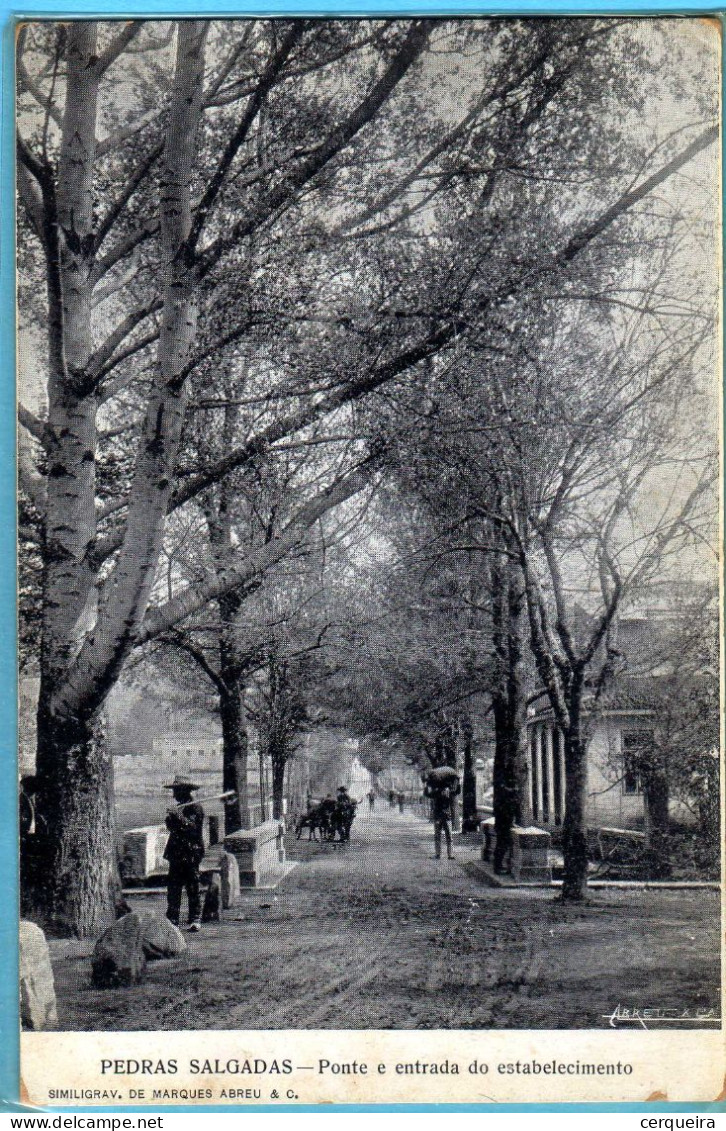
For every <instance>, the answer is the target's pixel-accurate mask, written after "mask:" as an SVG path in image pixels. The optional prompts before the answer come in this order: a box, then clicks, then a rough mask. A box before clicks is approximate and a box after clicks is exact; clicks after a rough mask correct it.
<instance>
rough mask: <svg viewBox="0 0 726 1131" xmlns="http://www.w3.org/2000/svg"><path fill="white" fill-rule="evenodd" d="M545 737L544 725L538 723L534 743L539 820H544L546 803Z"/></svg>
mask: <svg viewBox="0 0 726 1131" xmlns="http://www.w3.org/2000/svg"><path fill="white" fill-rule="evenodd" d="M543 736H544V723H537V729H536V730H535V742H534V756H535V758H536V759H537V813H538V814H539V816H538V818H537V820H538V821H543V820H544V802H543V798H542V770H543V768H544V758H543V757H542V741H543Z"/></svg>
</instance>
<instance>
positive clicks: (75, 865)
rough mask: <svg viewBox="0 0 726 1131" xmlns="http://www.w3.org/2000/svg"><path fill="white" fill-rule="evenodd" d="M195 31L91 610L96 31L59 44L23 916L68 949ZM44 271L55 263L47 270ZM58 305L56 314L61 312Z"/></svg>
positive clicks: (145, 580) (137, 515) (133, 553)
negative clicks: (137, 401) (128, 443)
mask: <svg viewBox="0 0 726 1131" xmlns="http://www.w3.org/2000/svg"><path fill="white" fill-rule="evenodd" d="M205 33H206V28H205V25H203V24H199V23H197V22H194V21H189V22H187V21H182V22H181V24H180V29H179V47H178V53H177V72H176V80H175V88H174V94H173V98H172V107H171V112H170V115H169V124H168V136H167V143H166V151H165V156H166V162H165V173H164V181H163V188H162V201H161V231H162V244H163V251H164V262H165V264H166V267H165V278H164V316H163V317H162V319H161V329H160V338H159V355H158V365H157V372H156V381H155V385H156V391H155V393H154V395H153V396H152V398H151V402H150V407H149V410H148V412H147V416H146V420H145V423H144V427H143V435H142V439H141V442H140V446H139V450H138V456H137V463H136V469H135V475H134V482H133V486H132V490H131V493H130V501H129V508H128V519H127V526H126V535H125V539H124V544H123V546H122V548H121V551H120V554H119V557H118V559H117V561H116V564H115V566H114V568H113V570H112V573H111V576H110V577H109V578H108V579H107V580H106V584H105V587H104V595H103V598H102V600H101V602H100V606H99V608H98V610H96V607H95V598H96V589H95V587H94V586H93V584H92V582H93V580H94V576H93V573H92V571H91V567H90V566H89V557H90V556H91V555H92V551H93V546H94V538H95V532H96V519H95V498H94V494H95V491H94V484H95V455H96V452H95V446H96V420H95V409H96V401H95V397H94V396H93V393H92V390H91V391H89V389H88V380H87V379H88V378H89V372H88V365H89V361H90V359H91V357H92V352H93V336H92V328H91V305H92V302H91V300H92V284H91V282H90V275H91V269H92V262H93V260H92V255H93V253H92V246H93V166H94V159H95V146H96V141H95V132H96V104H97V93H98V82H99V79H100V71H99V56H98V52H97V50H96V27H95V24H93V23H92V22H85V21H78V22H77V23H72V24H71V25H70V28H69V32H68V51H67V70H68V79H67V87H66V98H65V110H64V120H63V129H62V140H61V155H60V161H59V169H58V193H57V231H56V241H57V248H58V255H59V259H60V279H59V280H58V285H57V286H55V285H53V280H54V278H55V273H56V271H57V264H56V263H53V262H51V263H49V272H48V274H49V299H50V317H49V358H50V378H49V397H48V400H49V423H50V426H51V433H52V435H53V440H52V448H51V453H50V460H49V474H48V519H47V523H46V529H47V554H46V563H45V579H44V596H43V618H44V621H43V642H42V650H41V669H42V672H41V684H42V691H41V702H40V707H39V712H38V778H39V782H38V788H39V796H38V814H39V817H40V819H41V821H42V823H43V828H44V832H43V836H44V838H45V844H44V846H43V849H42V854H41V855H42V860H43V868H42V871H43V872H44V873H46V874H45V875H43V876H42V877H41V879H40V884H39V888H43V889H44V890H42V891H41V890H39V892H38V896H37V898H36V903H37V905H38V907H39V911H40V914H41V915H42V917H43V920H44V922H46V923H47V925H48V926H49V927H50V928H51V929H53V930H56V931H62V932H63V933H66V934H71V935H87V934H93V933H95V932H96V931H97V930H98V929H99V926H101V925H103V923H104V922H106V921H107V918H108V913H109V908H110V907H111V905H112V890H113V887H114V880H115V861H114V846H113V838H112V819H111V813H112V804H113V797H112V778H111V766H110V762H109V759H108V755H107V753H106V751H105V748H104V745H103V742H102V740H101V739H100V737H99V736H98V734H97V733H96V726H97V718H98V713H99V711H100V709H101V707H102V704H103V702H104V700H105V697H106V695H107V694H108V692H109V690H110V688H111V687H112V686H113V683H114V681H115V680H116V678H117V677H118V674H119V672H120V670H121V667H122V665H123V662H124V659H125V657H126V656H127V655H128V652H129V651H130V649H131V647H132V646H133V642H134V634H135V632H136V630H137V628H138V626H139V624H140V623H141V620H142V618H143V616H144V614H145V612H146V608H147V604H148V597H149V593H150V590H151V586H152V584H153V580H154V576H155V572H156V567H157V563H158V556H159V550H160V546H161V542H162V538H163V530H164V518H165V515H166V511H167V506H168V500H169V495H170V492H171V484H172V481H173V473H174V468H175V464H176V458H177V451H178V443H179V437H180V434H181V426H182V419H183V395H182V392H181V389H180V387H179V382H178V381H177V377H178V375H179V374H180V373H181V372H182V370H183V367H184V364H185V362H186V360H187V358H188V353H189V349H190V347H191V343H192V341H193V338H194V333H195V324H196V301H195V294H194V279H193V274H192V271H191V270H190V268H189V265H188V264H187V263H186V262H185V260H184V257H183V256H182V255H181V254H180V251H181V248H182V247H183V244H184V241H185V239H186V238H187V236H188V233H189V225H190V182H191V170H192V167H193V163H194V153H195V146H194V141H195V137H196V130H197V126H198V122H199V117H200V114H201V89H202V81H203V74H204V52H203V46H204V38H205ZM51 258H52V256H51ZM59 304H62V315H61V316H59V311H58V306H59Z"/></svg>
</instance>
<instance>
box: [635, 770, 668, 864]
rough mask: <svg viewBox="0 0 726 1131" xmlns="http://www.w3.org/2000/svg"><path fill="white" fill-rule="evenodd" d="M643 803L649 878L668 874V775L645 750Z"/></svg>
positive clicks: (642, 771)
mask: <svg viewBox="0 0 726 1131" xmlns="http://www.w3.org/2000/svg"><path fill="white" fill-rule="evenodd" d="M641 773H642V777H643V799H644V803H645V847H646V852H647V856H648V863H649V872H650V876H651V878H652V879H664V878H665V877H666V876H668V875H670V871H671V865H670V853H669V839H670V818H669V815H668V792H669V791H668V775H667V773H666V771H665V769H664V767H663V766H661V765H660V763H659V762H658V759H657V757H654V756H649V754H648V752H646V753H645V754H644V756H643V757H642V759H641Z"/></svg>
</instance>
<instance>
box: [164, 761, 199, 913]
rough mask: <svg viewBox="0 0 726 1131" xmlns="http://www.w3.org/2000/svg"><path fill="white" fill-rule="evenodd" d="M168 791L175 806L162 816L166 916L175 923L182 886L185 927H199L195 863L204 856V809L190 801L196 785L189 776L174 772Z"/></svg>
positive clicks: (179, 906)
mask: <svg viewBox="0 0 726 1131" xmlns="http://www.w3.org/2000/svg"><path fill="white" fill-rule="evenodd" d="M164 789H170V790H172V793H173V797H174V801H175V802H176V805H175V806H174V807H173V808H171V809H169V811H168V812H167V815H166V827H167V828H168V830H169V840H168V841H167V844H166V848H165V849H164V859H165V860H168V861H169V880H168V885H167V906H166V917H167V919H168V920H169V921H170V922H171V923H174V925H175V926H177V927H178V926H179V913H180V911H181V899H182V892H183V891H184V889H186V893H187V900H188V903H189V930H190V931H199V930H200V929H201V925H202V923H201V918H202V903H201V895H200V892H199V865H200V864H201V862H202V858H203V856H204V839H203V836H202V828H203V825H204V810H203V809H202V807H201V805H198V804H197V803H196V802H195V801H193V800H192V794H193V793H194V790H196V789H199V786H198V785H196V784H195V783H194V782H192V781H190V780H189V778H186V777H184V776H183V775H180V774H177V776H176V777H175V778H174V781H173V782H170V783H169V784H168V785H165V786H164Z"/></svg>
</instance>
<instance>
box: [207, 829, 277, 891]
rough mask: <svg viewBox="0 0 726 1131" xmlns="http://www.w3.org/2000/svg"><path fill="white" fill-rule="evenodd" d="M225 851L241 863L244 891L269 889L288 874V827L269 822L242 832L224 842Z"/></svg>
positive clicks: (240, 875) (240, 869)
mask: <svg viewBox="0 0 726 1131" xmlns="http://www.w3.org/2000/svg"><path fill="white" fill-rule="evenodd" d="M223 843H224V850H225V852H229V853H231V854H232V856H234V857H235V859H236V860H237V864H238V865H239V882H240V887H243V888H257V887H266V886H269V885H270V884H271V883H275V882H276V880H278V879H279V878H280V877H281V875H283V874H284V872H285V863H286V861H285V825H284V823H283V822H282V821H265V822H264V823H263V824H261V825H257V826H256V827H255V828H253V829H240V831H239V832H236V833H229V834H228V835H227V836H226V837H225V838H224V842H223Z"/></svg>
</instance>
